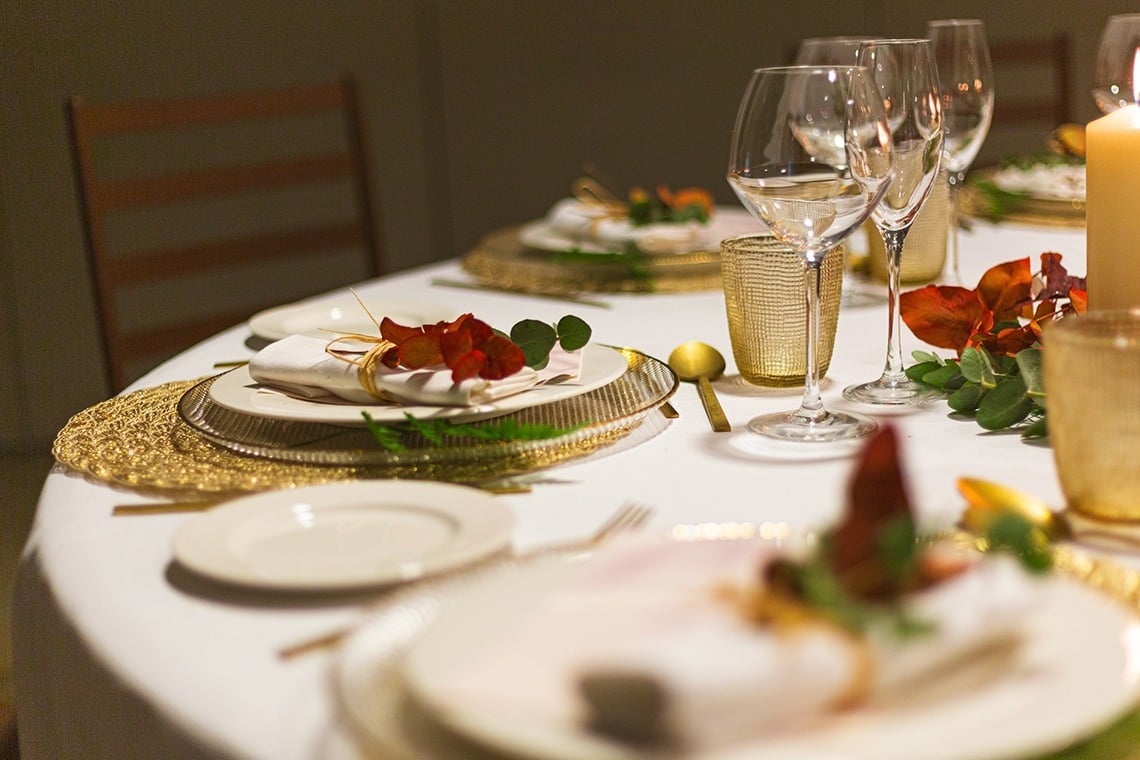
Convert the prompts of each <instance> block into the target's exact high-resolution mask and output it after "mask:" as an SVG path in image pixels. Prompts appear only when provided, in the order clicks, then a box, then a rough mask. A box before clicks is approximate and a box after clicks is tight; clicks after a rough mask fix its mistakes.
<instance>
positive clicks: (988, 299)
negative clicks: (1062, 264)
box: [976, 258, 1033, 322]
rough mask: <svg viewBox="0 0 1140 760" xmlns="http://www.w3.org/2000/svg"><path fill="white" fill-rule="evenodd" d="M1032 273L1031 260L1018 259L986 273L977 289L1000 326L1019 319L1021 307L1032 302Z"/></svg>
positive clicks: (994, 267)
mask: <svg viewBox="0 0 1140 760" xmlns="http://www.w3.org/2000/svg"><path fill="white" fill-rule="evenodd" d="M1032 287H1033V273H1032V272H1030V270H1029V259H1028V258H1024V259H1017V260H1015V261H1007V262H1005V263H1004V264H998V265H996V266H993V267H990V268H989V269H988V270H986V273H985V274H983V275H982V279H981V280H979V281H978V287H977V288H976V291H977V294H978V298H979V299H980V300H981V302H982V304H983V305H984V306H985V307H986V308H988V309H989V310H990V311H992V312H993V313H994V319H995V320H996V321H997V322H1003V321H1006V320H1008V319H1013V318H1016V317H1017V316H1019V315H1020V314H1019V313H1020V311H1021V309H1022V307H1024V306H1025V305H1026V304H1027V303H1029V302H1030V301H1032V300H1033V294H1032Z"/></svg>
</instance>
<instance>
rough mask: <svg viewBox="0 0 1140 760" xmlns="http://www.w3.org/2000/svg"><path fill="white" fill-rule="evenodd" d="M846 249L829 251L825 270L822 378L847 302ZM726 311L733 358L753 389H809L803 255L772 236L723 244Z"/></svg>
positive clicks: (820, 353)
mask: <svg viewBox="0 0 1140 760" xmlns="http://www.w3.org/2000/svg"><path fill="white" fill-rule="evenodd" d="M843 258H844V250H843V245H842V244H841V245H840V246H839V247H837V248H836V249H834V250H832V251H830V252H829V253H828V255H827V256H826V257H825V258H824V260H823V266H822V267H821V269H820V288H819V289H820V295H819V299H820V319H819V344H818V345H817V347H816V367H817V373H818V377H820V378H823V377H824V375H826V374H827V369H828V367H829V366H830V365H831V352H832V350H833V348H834V347H835V328H836V325H837V324H838V323H839V305H840V302H841V301H842V283H843ZM720 271H721V277H722V279H723V281H724V307H725V312H726V313H727V314H728V335H729V338H730V339H731V341H732V356H733V358H734V359H735V360H736V367H737V369H738V370H739V371H740V376H741V377H743V378H744V379H745V380H747V381H748V382H750V383H752V384H753V385H761V386H766V387H775V388H791V387H795V386H797V385H799V386H802V385H803V384H804V375H805V372H806V366H807V358H806V357H807V329H806V325H805V324H804V320H803V309H804V305H803V300H802V299H803V288H804V265H803V259H802V258H800V255H799V253H797V252H796V251H795V249H793V248H792V247H790V246H788V245H786V244H784V243H781V242H780V241H779V240H778V239H776V238H775V237H772V236H770V235H742V236H740V237H733V238H728V239H727V240H724V241H723V242H721V245H720Z"/></svg>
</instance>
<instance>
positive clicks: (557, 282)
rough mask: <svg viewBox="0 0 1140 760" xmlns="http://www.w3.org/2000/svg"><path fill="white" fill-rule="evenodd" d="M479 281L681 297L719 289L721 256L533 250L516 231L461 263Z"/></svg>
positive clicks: (524, 288) (561, 291) (542, 289)
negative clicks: (682, 293) (676, 295)
mask: <svg viewBox="0 0 1140 760" xmlns="http://www.w3.org/2000/svg"><path fill="white" fill-rule="evenodd" d="M462 265H463V269H464V270H465V271H466V272H467V273H468V274H470V275H472V276H473V277H474V278H475V279H476V280H478V281H479V282H480V283H482V284H484V285H488V286H494V287H497V288H504V289H507V290H516V291H519V292H523V293H537V294H550V295H562V296H568V295H570V296H572V295H577V294H579V293H650V292H656V293H679V292H692V291H699V290H716V289H717V288H719V287H720V282H721V280H720V252H719V251H717V250H699V251H690V252H688V253H660V254H654V253H644V252H640V251H635V252H615V253H591V252H584V251H575V250H568V251H547V250H540V249H537V248H531V247H529V246H527V245H525V244H524V243H523V242H522V240H521V239H520V238H519V228H517V227H512V228H509V229H505V230H499V231H497V232H494V233H491V234H490V235H488V236H487V237H485V238H484V239H483V240H482V241H481V242H480V243H479V245H477V246H476V247H475V248H474V249H473V250H471V251H470V252H469V253H467V254H466V255H465V256H464V257H463V260H462Z"/></svg>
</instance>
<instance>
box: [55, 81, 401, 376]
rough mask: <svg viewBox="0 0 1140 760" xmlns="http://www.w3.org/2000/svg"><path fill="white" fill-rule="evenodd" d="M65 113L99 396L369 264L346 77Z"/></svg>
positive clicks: (369, 229)
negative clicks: (103, 371)
mask: <svg viewBox="0 0 1140 760" xmlns="http://www.w3.org/2000/svg"><path fill="white" fill-rule="evenodd" d="M66 111H67V116H68V122H69V128H70V137H71V143H72V150H73V155H74V159H75V168H76V176H77V180H78V186H79V194H80V199H81V203H82V215H83V221H84V225H85V233H86V242H87V250H88V254H89V258H90V264H91V273H92V277H93V281H94V291H95V298H96V301H97V306H98V310H99V316H100V323H101V333H102V340H103V348H104V354H105V358H106V367H107V373H108V376H109V378H110V382H111V385H112V386H113V388H114V390H115V391H118V390H121V389H122V388H123V387H124V386H126V385H127V384H128V383H129V381H130V380H131V379H133V378H134V377H137V376H138V375H140V374H142V372H143V371H145V370H146V369H149V368H150V367H151V366H153V365H154V364H157V363H158V362H160V361H162V360H163V359H165V358H168V357H169V356H171V355H173V354H175V353H177V352H178V351H180V350H183V349H185V348H187V347H189V346H191V345H193V344H194V343H197V342H198V341H200V340H202V339H204V338H206V337H208V336H210V335H213V334H214V333H216V332H218V331H219V330H222V329H224V328H226V327H230V326H232V325H235V324H238V323H240V322H242V321H244V320H245V319H247V318H248V317H249V316H251V315H252V314H254V313H256V312H257V311H259V310H261V309H263V308H266V307H269V306H273V305H277V304H281V303H286V302H289V301H292V300H296V299H297V298H301V297H304V296H307V295H312V294H315V293H318V292H323V291H325V290H330V289H332V288H335V287H338V286H341V285H344V284H347V283H349V282H354V281H357V280H360V279H365V278H368V277H373V276H376V275H378V274H381V273H382V272H383V271H384V269H385V267H384V262H383V257H382V251H381V246H380V244H379V242H378V240H377V228H376V222H375V221H374V216H373V215H374V209H373V198H372V193H371V190H370V187H369V184H370V183H369V177H368V164H367V157H366V152H365V149H364V142H363V137H362V127H361V117H360V111H359V106H358V100H357V93H356V88H355V86H354V83H353V81H352V79H351V78H348V77H345V78H342V79H340V80H339V81H335V82H332V83H327V84H319V85H314V86H304V87H295V88H290V89H282V90H275V91H265V92H246V93H240V94H226V95H216V96H209V97H195V98H182V99H174V100H162V101H158V100H150V101H137V102H128V103H118V104H90V103H86V102H85V101H84V100H83V99H82V98H79V97H73V98H71V99H70V100H69V101H68V103H67V108H66Z"/></svg>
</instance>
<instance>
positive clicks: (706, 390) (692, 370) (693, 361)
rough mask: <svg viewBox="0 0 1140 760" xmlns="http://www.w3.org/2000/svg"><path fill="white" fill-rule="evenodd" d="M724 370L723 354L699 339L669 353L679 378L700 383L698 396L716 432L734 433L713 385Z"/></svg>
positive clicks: (671, 363) (670, 360) (673, 368)
mask: <svg viewBox="0 0 1140 760" xmlns="http://www.w3.org/2000/svg"><path fill="white" fill-rule="evenodd" d="M724 367H725V363H724V356H723V355H722V354H721V353H720V351H717V350H716V349H715V348H713V347H712V346H710V345H709V344H707V343H701V342H700V341H698V340H690V341H686V342H685V343H682V344H681V345H679V346H677V347H676V348H674V349H673V353H671V354H669V368H670V369H671V370H673V371H674V372H676V373H677V378H678V379H680V380H682V381H684V382H686V383H694V382H695V383H696V384H697V393H698V395H700V397H701V403H702V404H704V407H705V414H706V415H708V418H709V424H711V425H712V429H713V432H716V433H727V432H729V431H730V430H732V426H731V425H729V424H728V418H727V417H726V416H725V415H724V409H722V408H721V405H720V401H719V400H718V399H717V397H716V391H714V390H713V387H712V382H711V381H713V380H716V379H717V378H718V377H720V376H721V375H723V374H724Z"/></svg>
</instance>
